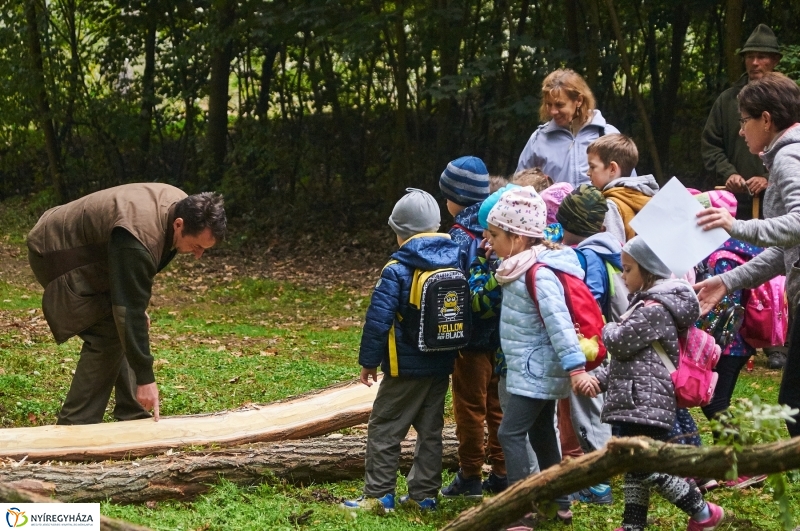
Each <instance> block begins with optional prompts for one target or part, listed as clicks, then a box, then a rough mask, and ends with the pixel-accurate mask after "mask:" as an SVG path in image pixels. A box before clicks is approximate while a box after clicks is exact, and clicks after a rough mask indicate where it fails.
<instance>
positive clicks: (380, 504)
mask: <svg viewBox="0 0 800 531" xmlns="http://www.w3.org/2000/svg"><path fill="white" fill-rule="evenodd" d="M401 503H402V502H401ZM341 507H343V508H344V509H366V510H369V511H378V512H387V513H390V512H392V511H394V494H392V493H391V492H390V493H389V494H384V495H383V496H381V497H380V498H368V497H366V496H359V497H358V498H356V499H355V500H345V501H343V502H342V504H341Z"/></svg>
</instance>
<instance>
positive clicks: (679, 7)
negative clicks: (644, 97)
mask: <svg viewBox="0 0 800 531" xmlns="http://www.w3.org/2000/svg"><path fill="white" fill-rule="evenodd" d="M689 22H691V16H690V14H689V10H688V9H687V8H686V4H684V3H680V2H679V3H676V4H675V6H674V11H673V18H672V45H671V53H670V63H669V72H667V80H666V83H665V84H664V91H663V98H662V99H661V101H660V102H657V106H658V107H659V108H660V109H661V127H660V128H659V131H658V134H659V138H658V148H659V158H660V161H661V165H662V168H667V169H669V146H670V137H671V136H672V125H673V123H674V118H675V108H676V107H677V105H678V91H679V90H680V88H681V65H682V64H683V50H684V43H685V42H686V32H687V31H688V30H689Z"/></svg>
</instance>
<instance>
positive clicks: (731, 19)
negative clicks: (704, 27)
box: [725, 0, 744, 83]
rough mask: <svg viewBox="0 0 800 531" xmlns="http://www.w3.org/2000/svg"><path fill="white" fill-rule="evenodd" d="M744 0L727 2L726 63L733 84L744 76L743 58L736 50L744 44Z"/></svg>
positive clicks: (729, 0) (729, 79)
mask: <svg viewBox="0 0 800 531" xmlns="http://www.w3.org/2000/svg"><path fill="white" fill-rule="evenodd" d="M743 17H744V2H743V0H726V2H725V62H726V64H727V66H728V68H727V70H728V81H729V82H731V83H733V82H734V81H736V80H737V79H739V76H741V75H742V72H743V67H742V58H741V57H739V54H737V53H736V50H738V49H739V47H740V46H741V44H742V19H743Z"/></svg>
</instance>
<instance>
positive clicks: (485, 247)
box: [478, 238, 492, 258]
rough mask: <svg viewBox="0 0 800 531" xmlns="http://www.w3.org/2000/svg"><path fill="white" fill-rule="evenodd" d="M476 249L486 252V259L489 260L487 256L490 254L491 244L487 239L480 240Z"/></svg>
mask: <svg viewBox="0 0 800 531" xmlns="http://www.w3.org/2000/svg"><path fill="white" fill-rule="evenodd" d="M478 247H480V248H481V249H483V250H484V251H486V258H489V255H491V254H492V244H491V243H489V240H488V239H487V238H484V239H482V240H481V243H479V244H478Z"/></svg>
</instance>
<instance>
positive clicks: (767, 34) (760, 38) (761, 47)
mask: <svg viewBox="0 0 800 531" xmlns="http://www.w3.org/2000/svg"><path fill="white" fill-rule="evenodd" d="M747 52H764V53H775V54H778V55H783V54H781V49H780V48H779V47H778V38H777V37H775V34H774V33H773V32H772V29H770V27H769V26H767V25H766V24H759V25H758V26H756V29H754V30H753V33H751V34H750V37H748V38H747V42H745V43H744V46H742V49H741V50H739V55H744V54H746V53H747Z"/></svg>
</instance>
